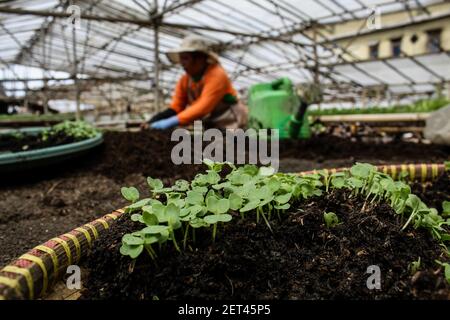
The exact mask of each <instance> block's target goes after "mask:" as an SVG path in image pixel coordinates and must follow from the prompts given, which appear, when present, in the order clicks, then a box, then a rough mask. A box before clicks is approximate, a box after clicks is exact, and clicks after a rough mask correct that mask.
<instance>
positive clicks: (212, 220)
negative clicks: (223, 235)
mask: <svg viewBox="0 0 450 320" xmlns="http://www.w3.org/2000/svg"><path fill="white" fill-rule="evenodd" d="M231 219H232V217H231V215H229V214H212V215H209V216H206V217H204V218H203V220H205V222H206V223H208V224H216V223H218V222H229V221H231Z"/></svg>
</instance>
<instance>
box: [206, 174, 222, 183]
mask: <svg viewBox="0 0 450 320" xmlns="http://www.w3.org/2000/svg"><path fill="white" fill-rule="evenodd" d="M206 181H207V183H208V184H209V185H214V184H217V183H218V182H219V181H220V175H219V174H218V173H217V172H215V171H210V172H208V174H207V175H206Z"/></svg>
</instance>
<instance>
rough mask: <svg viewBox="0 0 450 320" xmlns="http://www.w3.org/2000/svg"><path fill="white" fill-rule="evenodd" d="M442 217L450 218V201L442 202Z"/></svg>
mask: <svg viewBox="0 0 450 320" xmlns="http://www.w3.org/2000/svg"><path fill="white" fill-rule="evenodd" d="M442 215H443V216H444V217H448V216H450V201H444V202H442Z"/></svg>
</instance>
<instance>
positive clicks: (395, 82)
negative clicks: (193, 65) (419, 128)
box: [0, 0, 450, 95]
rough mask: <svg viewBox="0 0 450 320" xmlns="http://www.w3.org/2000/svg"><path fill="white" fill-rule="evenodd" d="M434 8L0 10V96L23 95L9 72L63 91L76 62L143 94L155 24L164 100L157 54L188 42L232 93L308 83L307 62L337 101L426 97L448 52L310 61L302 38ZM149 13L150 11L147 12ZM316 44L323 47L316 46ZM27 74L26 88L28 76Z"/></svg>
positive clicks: (269, 5)
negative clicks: (22, 69) (197, 44)
mask: <svg viewBox="0 0 450 320" xmlns="http://www.w3.org/2000/svg"><path fill="white" fill-rule="evenodd" d="M443 2H446V1H445V0H442V1H439V0H406V1H393V0H301V1H300V0H155V1H153V0H78V1H64V0H59V1H57V0H11V1H8V0H6V1H0V45H1V47H2V50H1V52H0V66H1V67H2V68H3V69H5V70H8V69H9V72H6V73H5V72H4V73H3V74H4V76H3V80H2V78H0V81H2V83H3V86H4V87H5V88H6V89H10V88H16V90H18V89H20V88H22V89H23V88H24V86H23V85H22V87H21V86H20V85H14V86H12V84H11V83H12V82H13V80H20V79H22V78H24V77H22V76H21V75H19V74H18V73H17V72H13V71H14V68H13V67H12V66H16V65H22V66H27V67H34V68H38V69H41V70H44V72H43V76H44V78H48V79H54V78H55V77H57V76H55V73H54V72H64V73H66V74H68V76H67V77H63V78H65V80H66V81H67V79H68V78H70V74H73V73H74V72H75V71H74V65H75V64H74V61H75V60H76V61H78V63H77V70H76V72H77V74H78V78H93V79H97V80H103V81H104V82H108V81H110V82H117V81H120V83H125V82H126V83H127V85H128V86H130V87H133V88H135V89H141V90H145V89H148V90H150V88H151V87H152V86H153V85H154V84H153V81H154V71H155V61H154V60H155V57H154V51H155V43H154V36H155V34H154V33H155V31H154V25H153V23H152V21H157V18H160V17H161V16H163V19H162V21H161V20H158V21H159V23H160V24H159V29H158V30H159V31H158V35H159V60H160V68H161V71H160V81H159V85H160V86H161V87H162V89H163V93H165V94H166V95H168V94H170V92H171V90H172V89H173V87H174V85H175V83H176V81H177V79H178V77H179V76H180V75H181V70H180V68H179V67H177V66H174V65H171V64H170V63H169V61H168V59H167V58H166V56H165V54H164V52H165V51H167V50H169V49H170V48H173V47H176V46H177V45H178V44H179V43H180V41H181V39H182V38H183V37H184V36H185V35H187V34H190V33H197V34H201V35H203V36H205V37H207V38H209V39H210V40H211V41H212V42H213V43H214V44H216V45H217V48H218V49H220V55H221V63H222V64H223V66H224V67H225V68H226V70H227V71H228V72H229V74H230V76H231V77H232V79H233V80H234V83H235V85H236V87H237V88H238V89H245V88H247V87H248V86H250V85H252V84H254V83H257V82H263V81H271V80H273V79H276V78H278V77H282V76H287V77H289V78H291V79H292V80H293V81H294V82H295V83H303V82H308V81H313V79H314V69H315V62H316V61H317V62H318V70H319V73H320V81H321V82H322V83H324V84H328V85H330V86H333V88H340V87H342V90H341V91H342V92H344V93H347V95H352V94H353V93H356V92H359V90H361V88H363V87H371V86H380V87H383V88H385V89H386V90H388V91H390V92H391V93H394V94H397V93H402V94H405V93H410V94H414V93H421V92H425V91H429V90H430V88H433V84H436V83H441V82H444V81H450V56H449V52H441V53H437V54H428V55H423V56H418V57H414V58H411V57H408V56H403V57H400V58H392V59H379V60H376V61H354V62H349V61H346V60H345V58H344V57H343V56H342V55H337V54H336V51H335V50H334V49H336V45H335V47H332V46H330V45H329V43H328V45H327V44H325V43H323V42H318V43H317V47H316V48H317V59H316V57H315V55H314V48H313V46H314V41H313V39H311V37H310V36H308V34H306V33H305V32H304V30H305V28H306V27H308V26H311V25H312V24H314V23H318V24H329V23H338V22H342V21H347V20H354V19H356V18H361V19H363V18H366V17H367V16H368V15H369V14H370V12H371V11H370V10H371V9H373V8H374V7H378V8H380V10H381V12H382V13H387V12H392V11H398V10H412V9H416V8H419V7H422V6H427V5H430V4H436V3H443ZM154 3H157V4H158V10H157V11H154V9H155V6H154ZM69 4H75V5H77V6H79V7H80V8H81V12H82V15H81V25H80V28H78V29H76V31H75V33H74V32H73V29H72V26H71V25H70V24H69V23H68V21H69V19H68V17H67V13H66V9H67V6H68V5H69ZM152 10H153V11H152ZM423 15H424V16H425V18H426V14H425V13H424V14H423ZM150 17H152V18H153V19H154V20H150ZM114 20H117V21H114ZM74 35H75V40H74V38H73V37H74ZM322 40H324V41H327V40H329V39H327V38H325V37H322ZM75 56H76V59H74V57H75ZM11 70H13V71H11ZM5 74H7V76H5ZM30 74H31V76H30ZM30 74H28V78H33V75H36V74H37V73H30ZM39 77H40V78H42V75H39V76H34V78H36V81H37V83H38V84H39V81H40V80H39ZM5 78H6V79H5ZM25 78H26V77H25ZM8 80H11V81H8ZM25 80H26V79H25ZM36 81H35V83H36ZM104 82H102V83H104ZM19 83H22V84H23V82H19ZM41 83H42V84H43V81H41ZM51 83H58V81H54V82H51ZM349 85H350V87H351V88H352V90H349ZM17 88H18V89H17ZM431 90H432V89H431ZM329 94H331V93H329Z"/></svg>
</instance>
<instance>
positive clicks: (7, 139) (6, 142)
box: [0, 132, 75, 153]
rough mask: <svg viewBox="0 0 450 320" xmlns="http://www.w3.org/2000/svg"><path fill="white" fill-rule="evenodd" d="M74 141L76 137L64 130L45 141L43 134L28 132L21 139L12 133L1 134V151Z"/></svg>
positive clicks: (24, 149)
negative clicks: (65, 132)
mask: <svg viewBox="0 0 450 320" xmlns="http://www.w3.org/2000/svg"><path fill="white" fill-rule="evenodd" d="M72 142H75V139H74V138H73V137H72V136H68V135H66V134H64V133H63V132H58V133H57V134H55V135H51V136H49V137H48V139H47V140H45V141H43V140H42V137H41V135H30V134H27V135H24V136H23V137H21V138H20V139H19V138H17V137H14V136H11V135H0V153H7V152H20V151H29V150H36V149H42V148H49V147H55V146H59V145H63V144H68V143H72Z"/></svg>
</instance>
